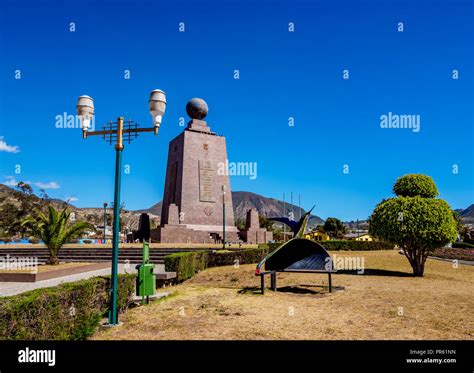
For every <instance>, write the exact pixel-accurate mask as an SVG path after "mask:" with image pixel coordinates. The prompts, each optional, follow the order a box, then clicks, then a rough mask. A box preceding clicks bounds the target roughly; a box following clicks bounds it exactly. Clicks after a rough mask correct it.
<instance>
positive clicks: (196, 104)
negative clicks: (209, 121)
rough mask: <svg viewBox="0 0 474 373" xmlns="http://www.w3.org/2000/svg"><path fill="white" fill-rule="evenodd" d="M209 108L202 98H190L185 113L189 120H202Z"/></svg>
mask: <svg viewBox="0 0 474 373" xmlns="http://www.w3.org/2000/svg"><path fill="white" fill-rule="evenodd" d="M208 111H209V108H208V106H207V104H206V101H204V100H203V99H202V98H192V99H191V100H189V102H188V103H187V104H186V113H188V115H189V117H190V118H191V119H199V120H202V119H204V118H205V116H206V115H207V112H208Z"/></svg>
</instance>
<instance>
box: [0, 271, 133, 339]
mask: <svg viewBox="0 0 474 373" xmlns="http://www.w3.org/2000/svg"><path fill="white" fill-rule="evenodd" d="M109 284H110V276H106V277H93V278H90V279H86V280H81V281H77V282H71V283H65V284H61V285H58V286H56V287H51V288H43V289H36V290H32V291H28V292H26V293H22V294H19V295H13V296H8V297H2V298H0V339H14V340H82V339H86V338H87V337H89V336H91V335H92V334H93V333H94V332H95V330H96V329H97V327H98V326H99V323H100V321H101V319H102V318H103V317H104V316H106V314H107V311H108V308H109V298H110V295H109V289H110V286H109ZM134 293H135V275H119V286H118V297H117V304H118V308H119V312H123V311H125V310H126V309H127V308H128V307H129V306H130V304H131V302H132V300H133V295H134Z"/></svg>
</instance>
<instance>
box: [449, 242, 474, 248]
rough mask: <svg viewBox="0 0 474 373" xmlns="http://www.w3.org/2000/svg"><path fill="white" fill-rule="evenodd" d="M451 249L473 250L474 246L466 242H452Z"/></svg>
mask: <svg viewBox="0 0 474 373" xmlns="http://www.w3.org/2000/svg"><path fill="white" fill-rule="evenodd" d="M452 247H453V249H474V245H473V244H470V243H467V242H454V243H453V245H452Z"/></svg>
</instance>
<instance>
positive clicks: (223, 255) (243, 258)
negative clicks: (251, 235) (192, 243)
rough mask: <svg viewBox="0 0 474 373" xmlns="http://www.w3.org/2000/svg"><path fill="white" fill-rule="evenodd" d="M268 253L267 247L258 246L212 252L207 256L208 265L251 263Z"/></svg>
mask: <svg viewBox="0 0 474 373" xmlns="http://www.w3.org/2000/svg"><path fill="white" fill-rule="evenodd" d="M267 254H268V248H266V247H259V248H255V249H246V250H239V251H226V252H219V251H216V252H213V253H210V255H209V258H208V267H218V266H225V265H233V264H235V263H237V262H238V263H239V264H253V263H258V262H260V261H261V260H262V259H263V258H264V257H265V256H266V255H267Z"/></svg>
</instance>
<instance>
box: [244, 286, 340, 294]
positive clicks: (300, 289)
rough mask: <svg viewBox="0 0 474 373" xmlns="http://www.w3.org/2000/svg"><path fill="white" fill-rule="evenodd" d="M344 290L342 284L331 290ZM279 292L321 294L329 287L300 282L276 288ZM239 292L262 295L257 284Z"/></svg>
mask: <svg viewBox="0 0 474 373" xmlns="http://www.w3.org/2000/svg"><path fill="white" fill-rule="evenodd" d="M310 288H317V289H310ZM341 290H345V288H344V286H333V287H332V291H333V292H334V291H341ZM267 291H272V290H271V289H270V288H265V292H267ZM277 292H279V293H292V294H312V295H323V294H328V293H329V288H328V287H327V286H324V285H313V284H301V285H287V286H281V287H278V288H277ZM238 293H239V294H256V295H262V292H261V289H260V287H259V286H248V287H244V288H242V289H240V290H239V291H238Z"/></svg>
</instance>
